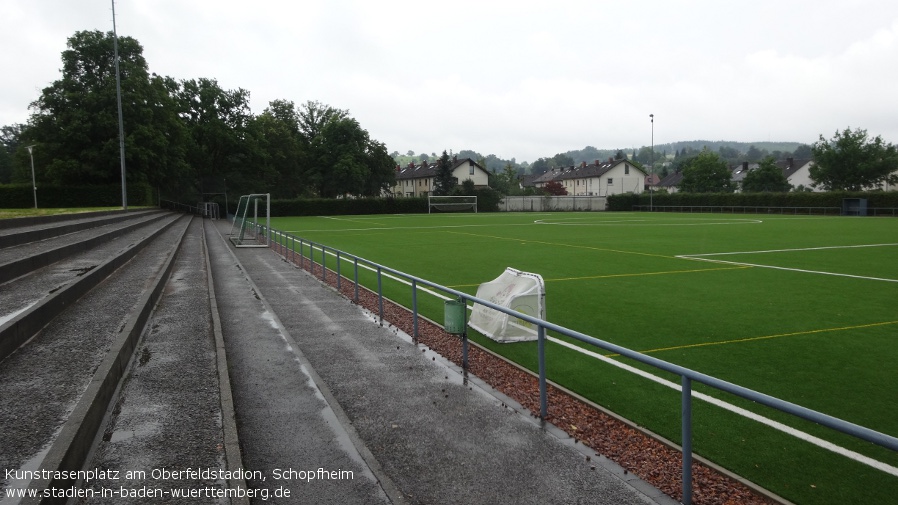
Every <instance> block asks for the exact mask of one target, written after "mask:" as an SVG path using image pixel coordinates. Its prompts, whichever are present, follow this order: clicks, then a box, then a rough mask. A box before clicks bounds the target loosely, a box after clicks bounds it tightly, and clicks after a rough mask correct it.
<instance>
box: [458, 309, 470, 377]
mask: <svg viewBox="0 0 898 505" xmlns="http://www.w3.org/2000/svg"><path fill="white" fill-rule="evenodd" d="M458 301H460V302H461V303H462V309H463V310H464V311H465V312H464V315H465V319H466V320H467V319H468V317H467V316H468V314H467V312H468V303H467V302H466V301H465V299H464V298H463V297H461V296H459V297H458ZM461 368H462V370H467V369H468V325H467V324H465V326H464V328H463V329H462V334H461Z"/></svg>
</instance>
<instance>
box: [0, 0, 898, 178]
mask: <svg viewBox="0 0 898 505" xmlns="http://www.w3.org/2000/svg"><path fill="white" fill-rule="evenodd" d="M116 22H117V28H118V33H119V35H123V36H124V35H127V36H130V37H134V38H136V39H137V40H138V41H139V42H140V43H141V45H142V46H143V48H144V56H145V57H146V59H147V62H148V64H149V68H150V71H151V72H155V73H157V74H161V75H168V76H171V77H174V78H176V79H193V78H200V77H208V78H214V79H217V80H218V82H219V84H220V85H221V86H222V87H224V88H227V89H235V88H244V89H246V90H248V91H250V93H251V98H252V101H251V104H252V109H253V113H255V114H259V113H261V112H262V111H263V110H264V109H265V107H266V106H267V105H268V102H269V101H271V100H275V99H286V100H292V101H293V102H295V103H296V104H297V105H299V104H300V103H303V102H305V101H306V100H318V101H320V102H323V103H326V104H329V105H332V106H334V107H338V108H342V109H348V110H349V111H350V114H351V115H352V116H353V117H355V118H356V119H357V120H358V121H359V122H360V124H361V125H362V127H363V128H365V129H366V130H368V131H369V133H370V134H371V136H372V137H373V138H375V139H377V140H379V141H382V142H384V143H385V144H386V145H387V148H388V149H389V150H390V151H393V150H397V151H400V152H402V153H404V152H406V151H408V150H409V149H411V150H414V151H415V152H428V153H430V152H437V153H439V152H440V151H442V150H443V149H447V150H448V149H453V150H455V151H458V150H461V149H473V150H476V151H478V152H481V153H482V154H484V155H486V154H495V155H497V156H499V157H501V158H511V157H516V158H517V160H518V161H519V162H520V161H525V160H526V161H531V162H532V161H534V160H535V159H536V158H539V157H541V156H552V155H554V154H555V153H559V152H565V151H568V150H571V149H582V148H583V147H584V146H587V145H592V146H595V147H598V148H600V149H611V148H625V149H626V148H632V147H639V146H642V145H649V144H650V143H651V135H652V130H651V124H650V122H649V114H654V115H655V125H654V126H655V128H654V141H655V143H656V144H661V143H665V142H672V141H678V140H697V139H705V140H735V141H742V142H758V141H767V140H772V141H793V142H806V143H811V142H813V141H815V140H817V137H818V135H819V134H823V135H824V136H825V137H826V138H830V137H832V135H833V133H834V132H835V131H836V130H837V129H844V128H846V127H849V126H850V127H852V128H857V127H861V128H865V129H867V130H868V131H869V133H870V134H871V135H882V137H883V138H884V139H885V140H886V141H889V142H892V143H896V142H898V2H896V1H894V0H889V1H882V0H855V1H853V2H845V1H839V2H836V1H829V0H794V1H793V0H778V1H767V0H758V1H746V2H738V3H730V2H719V1H710V0H708V1H706V0H691V1H630V2H620V1H616V2H607V1H595V0H593V1H569V0H554V1H545V0H539V1H530V0H514V1H505V0H502V1H491V0H457V1H453V2H430V1H426V0H418V1H394V0H381V1H370V0H368V1H348V0H314V1H313V0H294V1H287V0H243V1H239V2H238V1H233V0H121V1H119V2H118V3H117V4H116ZM95 29H98V30H103V31H111V30H112V9H111V3H110V1H109V0H0V47H2V51H0V68H2V74H0V75H2V77H0V82H2V94H0V125H6V124H11V123H21V122H25V121H26V120H27V118H28V114H29V111H28V104H29V103H30V102H32V101H33V100H35V99H36V98H37V97H38V96H39V95H40V92H41V89H42V88H44V87H45V86H47V85H48V84H49V83H50V82H52V81H54V80H56V79H58V78H59V77H60V73H59V69H60V67H61V63H60V55H61V53H62V51H63V50H65V48H66V39H67V38H68V37H70V36H71V35H72V34H74V33H75V32H76V31H79V30H95ZM126 128H127V118H126Z"/></svg>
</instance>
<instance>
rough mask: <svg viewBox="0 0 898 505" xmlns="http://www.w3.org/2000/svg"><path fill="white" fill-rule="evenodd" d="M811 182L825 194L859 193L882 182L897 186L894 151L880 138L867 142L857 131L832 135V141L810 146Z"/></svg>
mask: <svg viewBox="0 0 898 505" xmlns="http://www.w3.org/2000/svg"><path fill="white" fill-rule="evenodd" d="M811 151H812V153H813V156H814V164H813V165H812V166H811V169H810V174H811V179H813V180H814V185H819V186H822V187H823V189H825V190H827V191H839V190H843V191H863V190H865V189H873V188H875V187H877V186H879V185H880V184H882V183H884V182H891V183H893V184H895V183H898V175H895V172H896V171H898V151H896V148H895V146H894V145H892V144H889V143H886V142H885V141H883V140H882V137H880V136H878V135H877V136H876V137H874V138H870V137H869V135H867V130H863V129H861V128H858V129H856V130H851V129H850V128H845V130H843V131H841V132H839V131H836V133H835V135H833V138H832V139H830V140H826V139H824V138H823V135H820V140H818V141H817V142H814V145H813V146H811Z"/></svg>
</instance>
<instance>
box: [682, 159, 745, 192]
mask: <svg viewBox="0 0 898 505" xmlns="http://www.w3.org/2000/svg"><path fill="white" fill-rule="evenodd" d="M681 166H682V167H683V168H682V172H683V180H682V181H681V182H680V190H681V191H684V192H687V193H730V192H732V191H733V182H732V178H731V174H730V169H729V168H727V164H726V162H725V161H723V160H722V159H720V156H718V155H717V153H714V152H712V151H709V150H708V149H703V150H702V152H700V153H699V154H698V155H697V156H695V157H694V158H690V159H688V160H686V161H684V162H683V164H682V165H681Z"/></svg>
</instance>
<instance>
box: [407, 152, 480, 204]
mask: <svg viewBox="0 0 898 505" xmlns="http://www.w3.org/2000/svg"><path fill="white" fill-rule="evenodd" d="M451 170H452V177H454V178H455V180H456V183H457V184H461V183H462V182H464V181H466V180H468V179H470V180H472V181H474V187H475V188H485V187H489V173H488V172H487V171H486V169H484V168H483V167H481V166H480V165H479V164H477V162H475V161H474V160H472V159H471V158H465V159H463V160H459V159H458V157H456V156H453V158H452V165H451ZM436 176H437V163H435V162H434V163H428V162H426V161H424V162H421V164H420V165H415V164H414V163H409V164H408V166H407V167H405V168H402V167H401V166H399V165H397V166H396V186H394V187H393V195H394V196H427V195H429V194H430V193H432V192H433V187H434V180H435V179H436Z"/></svg>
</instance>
